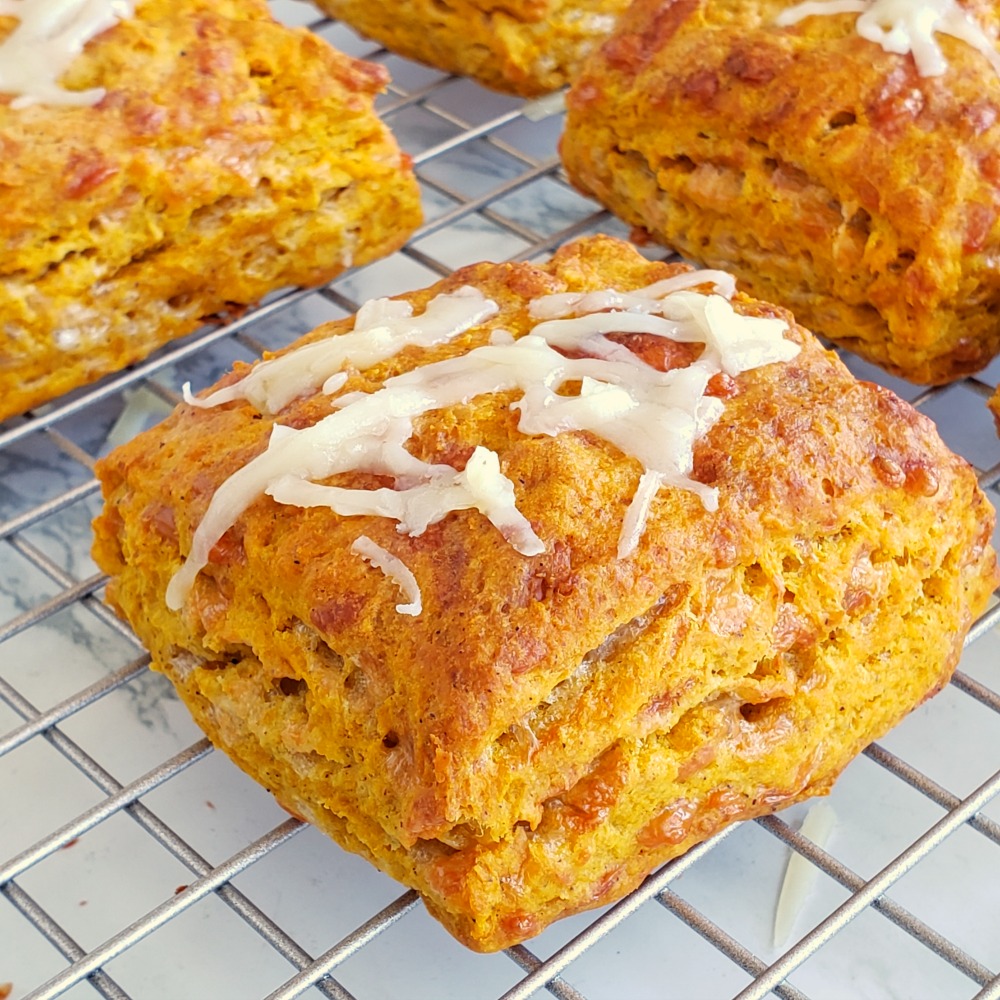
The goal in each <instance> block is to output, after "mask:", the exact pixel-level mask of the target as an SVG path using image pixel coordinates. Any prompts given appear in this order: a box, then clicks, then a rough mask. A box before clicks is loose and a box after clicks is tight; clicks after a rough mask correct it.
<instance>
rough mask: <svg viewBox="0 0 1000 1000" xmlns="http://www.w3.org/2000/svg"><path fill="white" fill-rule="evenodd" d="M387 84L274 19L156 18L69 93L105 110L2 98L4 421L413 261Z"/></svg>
mask: <svg viewBox="0 0 1000 1000" xmlns="http://www.w3.org/2000/svg"><path fill="white" fill-rule="evenodd" d="M15 24H16V22H15V21H14V19H13V18H0V37H3V36H7V35H8V34H9V32H10V30H11V29H12V28H13V27H14V26H15ZM386 79H387V78H386V75H385V72H384V70H382V69H381V68H379V67H375V66H371V65H368V64H366V63H363V62H359V61H356V60H352V59H348V58H347V57H345V56H343V55H341V54H339V53H337V52H335V51H334V50H333V49H331V48H330V47H329V46H328V45H327V44H326V43H325V42H323V41H322V40H320V39H319V38H317V37H315V36H313V35H311V34H309V33H308V32H306V31H304V30H291V29H288V28H285V27H283V26H281V25H279V24H277V23H276V22H275V21H274V20H273V19H272V18H271V17H270V15H269V14H268V9H267V4H266V3H265V2H264V0H224V2H221V3H209V2H206V0H169V2H168V0H144V2H140V3H139V4H138V6H137V10H136V14H135V16H134V17H133V18H129V19H127V20H125V21H122V22H121V23H119V24H117V25H116V26H114V27H113V28H111V29H110V30H108V31H106V32H104V33H103V34H101V35H99V36H98V37H96V38H95V39H94V40H93V41H91V42H90V43H89V44H88V45H87V46H86V48H85V50H84V52H83V54H82V55H81V56H80V57H79V58H78V59H77V60H76V61H75V62H74V63H73V64H72V66H71V67H70V70H69V73H68V74H67V76H66V77H65V79H64V81H63V83H64V84H65V86H66V87H67V88H69V89H71V90H85V89H88V88H91V87H98V86H100V87H103V88H105V94H104V96H103V98H102V99H101V100H100V101H99V102H98V103H97V104H95V105H93V106H79V107H75V106H58V105H53V104H34V105H31V106H28V107H19V108H14V107H11V103H12V102H11V97H10V95H0V247H2V249H0V418H2V417H5V416H9V415H11V414H14V413H19V412H21V411H23V410H25V409H27V408H29V407H33V406H36V405H38V404H40V403H42V402H44V401H46V400H49V399H52V398H53V397H55V396H58V395H59V394H61V393H63V392H66V391H67V390H69V389H72V388H75V387H77V386H80V385H82V384H85V383H87V382H90V381H92V380H93V379H95V378H97V377H99V376H101V375H104V374H106V373H108V372H112V371H116V370H117V369H119V368H122V367H123V366H125V365H127V364H130V363H132V362H134V361H137V360H139V359H140V358H142V357H144V356H145V355H147V354H148V353H149V352H150V351H152V350H153V349H154V348H156V347H158V346H159V345H161V344H163V343H165V342H166V341H168V340H170V339H171V338H174V337H178V336H180V335H182V334H185V333H188V332H190V331H191V330H193V329H195V328H196V327H197V326H199V325H200V324H201V323H202V322H204V321H206V320H209V319H212V318H215V317H219V316H224V315H227V314H232V313H233V312H234V311H239V310H240V309H241V308H242V307H243V306H245V305H247V304H248V303H252V302H255V301H256V300H258V299H259V298H260V297H261V296H263V295H264V294H265V293H266V292H269V291H272V290H274V289H277V288H281V287H283V286H289V285H313V284H317V283H321V282H323V281H326V280H328V279H330V278H331V277H333V276H334V275H335V274H337V273H338V272H340V271H342V270H343V269H344V268H345V267H347V266H349V265H351V264H359V263H364V262H366V261H369V260H371V259H373V258H375V257H377V256H379V255H381V254H385V253H387V252H389V251H391V250H393V249H395V248H396V247H398V246H399V245H400V244H401V243H402V242H403V241H404V239H405V238H406V236H407V235H408V234H409V232H410V231H411V230H412V229H413V228H414V226H415V225H416V224H417V222H418V221H419V216H420V207H419V194H418V191H417V187H416V182H415V180H414V178H413V176H412V172H411V169H410V165H409V161H408V159H407V158H406V157H405V156H404V155H402V154H401V153H400V151H399V149H398V148H397V146H396V144H395V142H394V141H393V139H392V138H391V136H390V135H389V132H388V131H387V129H386V128H385V126H384V125H383V124H382V123H381V122H380V121H379V120H378V118H377V117H376V116H375V113H374V111H373V108H372V101H373V95H374V94H375V93H376V92H377V91H378V90H379V89H380V88H382V87H383V86H384V84H385V83H386Z"/></svg>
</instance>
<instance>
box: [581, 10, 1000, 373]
mask: <svg viewBox="0 0 1000 1000" xmlns="http://www.w3.org/2000/svg"><path fill="white" fill-rule="evenodd" d="M962 6H963V9H964V10H965V11H967V12H968V13H969V14H970V15H972V16H973V17H974V18H975V19H976V21H977V22H978V23H979V25H980V26H981V28H982V31H983V33H984V35H985V36H987V37H988V38H995V37H996V35H997V33H998V31H1000V8H998V7H997V5H996V4H994V3H987V2H986V0H963V5H962ZM792 7H793V4H792V3H790V2H788V0H739V2H736V3H733V2H728V0H700V2H698V0H673V2H671V0H638V2H637V3H636V4H635V5H634V6H633V7H632V8H631V9H630V11H629V13H628V15H627V16H626V17H624V18H623V19H622V20H621V21H620V23H619V27H618V29H617V31H616V32H615V34H614V36H613V37H612V38H611V39H609V40H608V41H607V42H606V43H605V44H604V46H603V47H602V48H601V49H600V51H599V52H597V53H595V54H594V55H593V57H592V58H591V59H590V60H589V62H588V63H587V65H586V67H585V69H584V70H582V71H581V75H580V77H579V78H578V79H577V81H576V83H575V85H574V86H573V88H572V90H571V92H570V94H569V97H568V103H569V114H568V120H567V126H566V132H565V135H564V137H563V139H562V156H563V160H564V162H565V165H566V169H567V171H568V173H569V175H570V178H571V179H572V180H573V182H574V183H575V184H576V185H577V186H578V187H579V188H580V189H581V190H582V191H584V192H586V193H589V194H591V195H593V196H594V197H595V198H597V199H598V200H599V201H601V202H602V203H603V204H604V205H606V206H607V207H609V208H610V209H611V210H612V211H614V212H615V213H617V214H618V215H620V216H621V217H622V218H623V219H625V220H627V221H628V222H630V223H632V224H634V225H636V226H639V227H643V228H644V229H645V230H647V231H648V232H649V233H650V234H652V236H653V237H654V238H655V239H657V240H660V241H662V242H664V243H666V244H668V245H669V246H671V247H674V248H675V249H677V250H678V251H679V252H680V253H682V254H683V255H685V256H686V257H688V258H690V259H692V260H695V261H699V262H702V263H705V264H708V265H710V266H713V267H724V268H728V269H730V270H731V271H733V273H735V274H736V275H737V277H738V278H739V279H740V280H741V282H743V284H744V285H745V286H746V288H747V289H748V290H750V291H751V292H752V294H754V295H757V296H759V297H760V298H763V299H767V300H769V301H773V302H779V303H781V304H783V305H785V306H787V307H788V308H790V309H792V310H793V311H794V312H795V315H796V316H797V317H798V318H799V319H800V320H801V322H803V323H805V324H806V325H808V326H809V327H810V328H811V329H813V330H814V331H816V332H817V333H822V334H825V335H827V336H828V337H830V338H832V339H833V340H835V341H837V342H838V343H841V344H843V345H844V346H846V347H848V348H850V349H851V350H852V351H856V352H857V353H858V354H860V355H862V356H863V357H866V358H868V359H870V360H872V361H874V362H876V363H878V364H879V365H881V366H883V367H884V368H886V369H887V370H889V371H891V372H894V373H897V374H899V375H902V376H904V377H906V378H908V379H911V380H913V381H916V382H931V383H938V382H947V381H949V380H952V379H955V378H957V377H959V376H961V375H964V374H966V373H968V372H972V371H976V370H978V369H980V368H982V367H983V366H984V365H985V364H986V363H987V362H988V361H989V360H990V359H991V358H992V357H994V356H995V355H996V354H997V353H998V352H1000V322H998V319H997V313H998V310H1000V263H998V262H1000V221H998V220H1000V153H998V150H1000V122H998V112H1000V77H998V74H997V70H996V69H995V68H994V65H995V64H996V62H997V60H996V59H995V60H994V63H993V64H991V62H990V60H989V59H988V58H987V56H986V55H984V54H983V53H981V52H980V51H978V50H977V49H976V48H975V47H973V46H972V45H970V44H966V43H965V42H962V41H959V40H957V39H956V38H953V37H951V36H948V35H943V34H939V35H935V36H934V41H935V43H936V45H937V46H938V47H939V49H940V52H941V55H942V56H943V58H944V62H945V67H944V72H943V73H942V74H941V75H939V76H921V75H920V74H919V73H918V70H917V67H916V63H915V62H914V59H913V57H912V56H911V55H909V54H906V55H895V54H890V53H886V52H883V51H882V49H881V48H880V47H879V46H878V45H876V44H875V43H873V42H871V41H868V40H866V39H865V38H862V37H861V36H860V35H859V34H858V31H857V30H856V23H855V22H856V20H857V18H858V14H857V13H841V14H835V15H830V14H823V15H816V16H811V17H806V18H804V19H802V20H799V21H797V22H796V23H794V24H791V25H789V26H780V25H779V24H778V23H776V21H777V18H778V17H779V15H780V14H782V13H783V12H787V11H789V10H790V9H791V8H792ZM904 7H905V5H897V7H896V10H897V12H899V11H902V10H903V8H904Z"/></svg>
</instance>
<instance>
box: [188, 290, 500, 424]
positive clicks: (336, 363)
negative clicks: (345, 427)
mask: <svg viewBox="0 0 1000 1000" xmlns="http://www.w3.org/2000/svg"><path fill="white" fill-rule="evenodd" d="M497 308H498V307H497V304H496V303H495V302H491V301H490V300H488V299H487V298H486V297H485V296H484V295H483V293H482V292H480V291H479V289H478V288H472V287H469V286H463V287H462V288H459V289H457V290H456V291H454V292H451V293H450V294H448V295H437V296H435V297H434V298H433V299H431V300H430V302H428V303H427V307H426V308H425V309H424V311H423V313H421V314H420V315H419V316H414V315H413V306H411V305H410V303H409V302H403V301H397V300H394V299H373V300H372V301H370V302H366V303H365V304H364V305H363V306H362V307H361V308H360V309H359V310H358V313H357V316H356V317H355V320H354V328H353V330H352V331H351V332H350V333H343V334H340V335H339V336H336V337H328V338H326V339H325V340H319V341H317V342H316V343H314V344H307V345H306V346H305V347H300V348H298V349H297V350H295V351H290V352H289V353H288V354H284V355H282V356H281V357H280V358H272V359H271V360H269V361H262V362H261V363H260V364H258V365H255V366H254V367H253V369H252V370H251V371H250V373H249V374H248V375H247V376H246V377H245V378H243V379H241V380H240V381H239V382H235V383H233V385H230V386H226V387H225V388H224V389H218V390H216V391H215V392H213V393H212V394H211V395H209V396H207V397H206V398H205V399H198V398H196V397H195V396H192V395H191V386H190V384H189V383H185V384H184V399H185V401H186V402H188V403H190V404H191V405H192V406H200V407H206V408H207V407H212V406H219V405H220V404H222V403H228V402H230V401H231V400H235V399H245V400H247V401H248V402H250V403H252V404H253V405H254V406H255V407H256V408H257V409H258V410H260V411H261V412H262V413H280V412H281V410H283V409H284V408H285V407H286V406H287V405H288V404H289V403H290V402H291V401H292V400H293V399H295V398H296V397H298V396H301V395H303V394H305V393H307V392H315V391H316V390H317V389H318V388H319V387H320V386H322V387H323V392H324V393H327V394H333V393H335V392H337V391H338V390H339V389H340V388H341V387H342V386H343V384H344V382H346V381H347V373H346V372H344V371H342V369H343V367H344V366H345V365H353V366H354V367H355V368H359V369H364V368H370V367H371V366H372V365H374V364H377V363H378V362H379V361H384V360H385V359H386V358H391V357H392V356H393V355H394V354H398V353H399V352H400V351H401V350H402V349H403V348H404V347H405V346H406V345H407V344H413V345H415V346H417V347H433V346H434V345H435V344H441V343H445V342H446V341H448V340H451V339H452V338H454V337H457V336H458V335H459V334H460V333H463V332H464V331H466V330H468V329H469V328H470V327H473V326H476V325H477V324H478V323H482V322H483V320H486V319H489V317H490V316H492V315H493V314H494V313H495V312H496V311H497Z"/></svg>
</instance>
